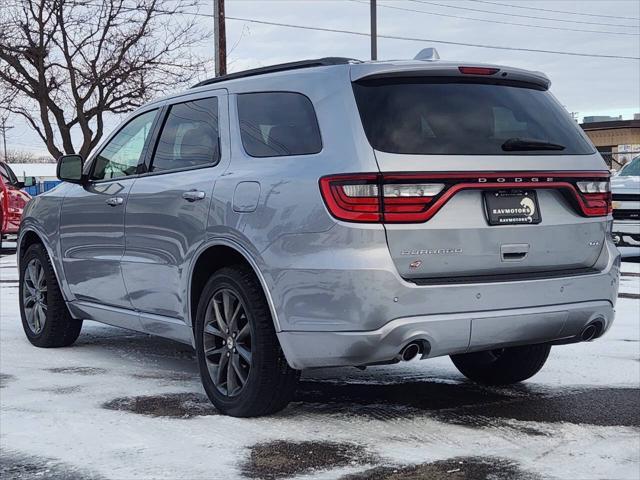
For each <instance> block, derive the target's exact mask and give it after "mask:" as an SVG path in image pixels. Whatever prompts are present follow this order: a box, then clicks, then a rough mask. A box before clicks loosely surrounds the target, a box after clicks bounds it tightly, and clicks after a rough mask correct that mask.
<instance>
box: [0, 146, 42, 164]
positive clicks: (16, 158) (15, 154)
mask: <svg viewBox="0 0 640 480" xmlns="http://www.w3.org/2000/svg"><path fill="white" fill-rule="evenodd" d="M35 160H36V156H35V155H34V154H33V153H31V152H27V151H24V150H14V149H8V150H7V155H6V162H7V163H42V162H36V161H35Z"/></svg>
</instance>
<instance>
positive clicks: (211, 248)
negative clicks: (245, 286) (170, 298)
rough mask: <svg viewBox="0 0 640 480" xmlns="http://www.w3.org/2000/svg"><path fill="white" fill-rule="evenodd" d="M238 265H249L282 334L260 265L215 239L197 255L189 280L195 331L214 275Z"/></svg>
mask: <svg viewBox="0 0 640 480" xmlns="http://www.w3.org/2000/svg"><path fill="white" fill-rule="evenodd" d="M238 263H243V264H245V265H247V266H248V267H249V268H251V270H252V271H253V273H254V274H255V276H256V278H257V279H258V281H259V282H260V286H261V287H262V291H263V293H264V296H265V298H266V299H267V304H268V305H269V310H270V312H271V317H272V318H273V324H274V328H275V330H276V332H279V331H280V330H281V329H280V323H279V321H278V314H277V312H276V308H275V305H274V303H273V299H272V297H271V293H270V291H269V287H268V284H267V282H266V280H265V278H264V275H263V274H262V272H261V270H260V268H259V266H258V263H257V262H256V261H255V259H254V258H253V256H252V255H251V254H250V253H249V251H248V250H247V249H246V248H244V247H243V246H241V245H240V244H238V243H236V242H234V241H232V240H228V239H216V240H213V241H212V242H208V243H207V244H206V245H205V246H203V247H201V248H200V250H199V251H198V253H197V254H196V255H195V256H194V261H193V262H192V266H191V269H190V271H189V277H188V278H189V284H188V299H189V306H188V315H189V319H190V322H191V328H192V330H193V328H194V326H195V317H196V312H197V309H198V299H199V297H200V294H201V293H202V290H203V289H204V286H205V284H206V283H207V280H208V279H209V277H210V276H211V274H212V273H214V272H215V271H217V270H219V269H220V268H223V267H226V266H229V265H235V264H238ZM194 338H195V336H194Z"/></svg>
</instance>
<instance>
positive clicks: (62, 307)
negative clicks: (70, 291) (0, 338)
mask: <svg viewBox="0 0 640 480" xmlns="http://www.w3.org/2000/svg"><path fill="white" fill-rule="evenodd" d="M32 261H35V262H39V264H40V265H41V266H42V271H43V275H44V277H43V278H44V281H45V282H46V283H45V284H44V285H45V286H46V293H44V294H43V295H42V304H43V305H45V306H46V312H45V317H46V320H45V321H44V326H41V329H40V330H37V329H35V330H34V329H33V327H32V326H30V324H29V321H28V320H27V312H26V311H25V294H24V293H25V289H26V288H27V287H25V275H26V271H27V268H28V266H29V265H30V263H31V262H32ZM19 302H20V316H21V318H22V328H23V329H24V333H25V334H26V336H27V339H29V341H30V342H31V343H32V344H33V345H35V346H36V347H43V348H55V347H67V346H69V345H71V344H72V343H73V342H75V341H76V340H77V338H78V335H80V330H81V329H82V320H76V319H74V318H72V317H71V314H70V313H69V309H68V308H67V305H66V304H65V302H64V298H63V297H62V292H61V291H60V286H59V285H58V280H57V279H56V275H55V273H54V271H53V266H52V265H51V260H50V259H49V255H47V252H46V250H45V249H44V247H43V246H42V245H41V244H39V243H36V244H33V245H31V246H30V247H29V248H28V249H27V251H26V253H25V254H24V257H23V258H22V259H21V260H20V292H19Z"/></svg>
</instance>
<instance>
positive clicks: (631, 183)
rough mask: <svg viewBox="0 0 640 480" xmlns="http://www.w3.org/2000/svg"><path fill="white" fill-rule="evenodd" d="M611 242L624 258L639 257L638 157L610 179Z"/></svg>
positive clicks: (639, 183) (639, 188)
mask: <svg viewBox="0 0 640 480" xmlns="http://www.w3.org/2000/svg"><path fill="white" fill-rule="evenodd" d="M611 192H612V194H613V232H612V234H613V241H614V242H615V244H616V245H617V247H618V250H620V253H622V256H623V257H625V258H629V257H640V155H638V156H637V157H635V158H634V159H633V160H631V161H630V162H629V163H627V164H626V165H625V166H624V167H622V169H621V170H620V172H619V173H618V175H616V176H615V177H612V178H611Z"/></svg>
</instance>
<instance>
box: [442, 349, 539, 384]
mask: <svg viewBox="0 0 640 480" xmlns="http://www.w3.org/2000/svg"><path fill="white" fill-rule="evenodd" d="M550 351H551V345H544V344H540V345H525V346H522V347H511V348H503V349H499V350H491V351H487V352H475V353H464V354H461V355H452V356H451V360H452V361H453V364H454V365H455V366H456V368H457V369H458V370H459V371H460V373H462V374H463V375H464V376H465V377H467V378H468V379H469V380H473V381H474V382H477V383H482V384H484V385H510V384H512V383H518V382H522V381H523V380H526V379H528V378H531V377H533V376H534V375H535V374H536V373H538V372H539V371H540V369H541V368H542V366H543V365H544V364H545V362H546V361H547V357H548V356H549V352H550Z"/></svg>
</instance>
